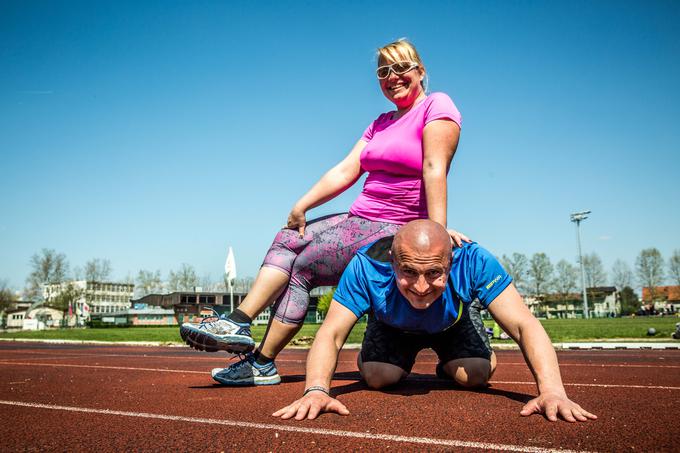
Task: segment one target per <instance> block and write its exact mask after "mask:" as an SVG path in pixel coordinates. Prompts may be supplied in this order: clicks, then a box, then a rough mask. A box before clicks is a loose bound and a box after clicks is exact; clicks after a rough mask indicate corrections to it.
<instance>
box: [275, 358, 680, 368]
mask: <svg viewBox="0 0 680 453" xmlns="http://www.w3.org/2000/svg"><path fill="white" fill-rule="evenodd" d="M277 362H278V360H277ZM437 363H439V362H416V365H436V364H437ZM508 365H509V366H525V367H526V366H527V364H526V362H500V361H499V362H498V365H497V366H498V367H502V366H508ZM568 366H577V367H592V368H680V365H634V364H630V365H629V364H623V363H620V364H613V365H611V364H608V363H606V364H605V363H602V364H600V363H560V368H563V367H568ZM527 369H528V367H527Z"/></svg>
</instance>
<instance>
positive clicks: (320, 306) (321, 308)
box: [316, 287, 335, 317]
mask: <svg viewBox="0 0 680 453" xmlns="http://www.w3.org/2000/svg"><path fill="white" fill-rule="evenodd" d="M334 295H335V287H333V288H331V289H330V290H329V291H328V292H327V293H326V294H324V295H323V296H321V297H319V302H317V304H316V311H317V312H319V313H320V314H321V315H322V316H324V317H325V316H326V313H328V309H329V308H330V307H331V301H332V300H333V296H334Z"/></svg>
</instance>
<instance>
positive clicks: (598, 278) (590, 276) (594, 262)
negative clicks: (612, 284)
mask: <svg viewBox="0 0 680 453" xmlns="http://www.w3.org/2000/svg"><path fill="white" fill-rule="evenodd" d="M583 270H584V271H585V274H586V287H587V288H594V287H597V286H604V285H605V283H606V282H607V273H606V272H605V271H604V268H603V267H602V260H601V259H600V257H599V256H598V254H597V253H591V254H590V255H584V256H583Z"/></svg>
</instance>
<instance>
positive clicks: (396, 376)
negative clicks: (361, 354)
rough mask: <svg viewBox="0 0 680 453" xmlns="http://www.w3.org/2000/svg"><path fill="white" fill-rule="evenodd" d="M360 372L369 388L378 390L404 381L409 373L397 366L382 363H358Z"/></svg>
mask: <svg viewBox="0 0 680 453" xmlns="http://www.w3.org/2000/svg"><path fill="white" fill-rule="evenodd" d="M358 364H359V372H360V373H361V377H362V378H363V379H364V381H365V382H366V385H368V387H370V388H372V389H373V390H378V389H381V388H383V387H387V386H390V385H393V384H396V383H397V382H399V381H401V380H402V379H404V378H405V377H406V376H407V374H408V373H406V371H404V370H403V369H401V368H400V367H398V366H396V365H392V364H389V363H382V362H366V363H362V362H361V358H359V361H358Z"/></svg>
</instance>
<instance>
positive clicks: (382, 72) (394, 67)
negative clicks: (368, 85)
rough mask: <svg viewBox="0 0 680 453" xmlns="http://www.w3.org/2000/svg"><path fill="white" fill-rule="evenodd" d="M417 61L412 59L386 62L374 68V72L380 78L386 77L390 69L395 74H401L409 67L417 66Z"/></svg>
mask: <svg viewBox="0 0 680 453" xmlns="http://www.w3.org/2000/svg"><path fill="white" fill-rule="evenodd" d="M418 66H419V65H418V63H414V62H412V61H398V62H396V63H392V64H388V65H385V66H379V67H378V69H376V70H375V74H376V75H377V76H378V78H379V79H380V80H382V79H386V78H387V77H388V76H389V75H390V71H392V72H394V73H395V74H396V75H402V74H406V73H407V72H409V71H410V70H411V69H415V68H417V67H418Z"/></svg>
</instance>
